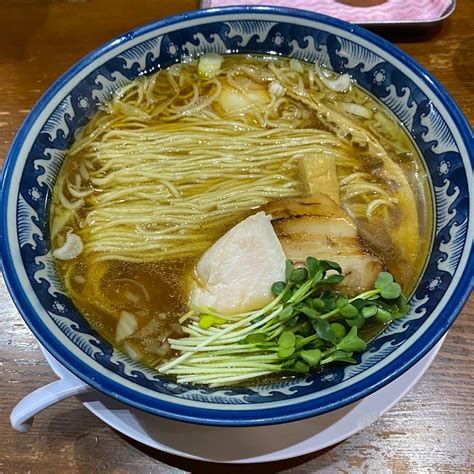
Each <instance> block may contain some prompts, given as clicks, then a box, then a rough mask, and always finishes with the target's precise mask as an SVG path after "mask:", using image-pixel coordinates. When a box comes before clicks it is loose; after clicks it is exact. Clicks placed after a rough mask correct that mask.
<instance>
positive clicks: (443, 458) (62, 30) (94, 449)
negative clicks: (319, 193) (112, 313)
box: [0, 0, 474, 473]
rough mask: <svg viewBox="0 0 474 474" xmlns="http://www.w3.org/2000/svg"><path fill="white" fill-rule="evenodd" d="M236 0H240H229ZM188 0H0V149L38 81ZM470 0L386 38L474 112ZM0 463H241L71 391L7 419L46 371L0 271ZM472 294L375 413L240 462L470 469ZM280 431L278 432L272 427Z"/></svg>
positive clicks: (56, 466) (146, 466) (299, 467)
mask: <svg viewBox="0 0 474 474" xmlns="http://www.w3.org/2000/svg"><path fill="white" fill-rule="evenodd" d="M235 3H238V2H235ZM197 7H198V4H197V2H195V1H191V0H189V1H187V0H173V1H159V0H155V1H152V0H134V1H127V0H70V1H66V0H3V1H1V2H0V98H1V101H0V160H1V161H3V159H4V157H5V155H6V153H7V150H8V147H9V145H10V143H11V141H12V139H13V136H14V134H15V132H16V130H17V129H18V127H19V125H20V124H21V122H22V121H23V120H24V118H25V117H26V115H27V114H28V112H29V111H30V109H31V108H32V106H33V105H34V103H35V102H36V101H37V99H38V98H39V97H40V95H41V94H42V93H43V92H44V91H45V90H46V88H47V87H48V86H49V85H50V84H51V83H52V82H53V81H54V80H55V79H56V78H57V77H58V76H59V75H60V74H62V73H63V72H64V71H65V70H66V69H67V68H69V67H70V66H71V65H72V64H74V63H75V62H76V61H77V60H78V59H80V58H81V57H82V56H83V55H85V54H86V53H88V52H89V51H91V50H92V49H94V48H96V47H98V46H99V45H101V44H102V43H103V42H105V41H107V40H109V39H111V38H113V37H114V36H116V35H118V34H120V33H122V32H124V31H127V30H129V29H131V28H133V27H136V26H139V25H142V24H144V23H147V22H150V21H153V20H155V19H159V18H162V17H164V16H167V15H172V14H175V13H178V12H183V11H186V10H192V9H195V8H197ZM473 17H474V2H473V1H472V0H458V6H457V9H456V11H455V12H454V14H453V15H452V16H451V17H450V18H449V19H447V20H446V21H445V22H444V23H443V24H442V25H441V26H440V27H438V28H435V29H432V30H429V31H425V32H424V33H422V34H419V33H415V32H413V31H411V32H410V31H403V30H401V29H396V30H395V31H392V32H390V33H388V37H389V39H390V40H391V41H393V42H395V43H396V44H397V45H398V46H399V47H400V48H401V49H403V50H404V51H406V52H407V53H409V54H410V55H412V56H413V57H414V58H415V59H417V60H418V61H419V62H420V63H421V64H423V65H424V66H425V67H426V68H427V69H428V70H429V71H431V72H432V73H433V74H434V75H435V76H436V77H437V78H438V79H439V80H440V81H441V83H442V84H443V85H444V86H445V87H446V88H447V89H448V91H449V92H450V93H451V94H452V96H453V97H454V99H455V100H456V101H457V103H458V104H459V105H460V107H461V109H462V110H463V111H464V113H465V114H466V116H467V118H468V119H469V120H470V122H471V124H472V123H473V122H474V94H473V91H474V30H473V26H472V18H473ZM0 284H1V286H0V376H1V382H2V397H1V402H0V472H2V473H3V472H5V473H9V472H27V471H31V472H34V473H36V472H46V471H51V470H54V471H56V472H67V471H69V472H87V473H90V472H97V471H107V472H117V473H119V472H134V473H141V472H184V471H191V472H220V471H222V470H224V469H225V470H226V472H234V471H235V472H237V471H242V470H243V469H244V468H243V467H238V466H234V467H232V466H230V467H229V466H227V467H224V466H222V465H218V464H210V463H203V462H195V461H189V460H186V459H183V458H179V457H175V456H171V455H168V454H165V453H162V452H160V451H154V450H151V449H148V448H146V447H143V446H140V445H138V444H137V443H135V442H133V441H130V440H128V439H127V438H125V437H123V436H122V435H119V434H118V433H117V432H115V431H113V430H112V429H111V428H109V427H108V426H106V425H105V424H103V423H102V422H101V421H100V420H99V419H97V418H95V417H94V416H93V415H92V414H91V413H89V412H88V411H87V410H86V409H85V408H83V407H82V405H81V404H80V403H79V401H78V400H76V399H69V400H65V401H63V402H62V403H59V404H57V405H55V406H53V407H51V408H49V409H48V410H46V411H45V412H43V413H41V414H40V415H39V416H38V417H37V418H36V421H35V424H34V426H33V428H32V430H31V431H30V432H29V433H28V434H18V433H16V432H15V431H13V429H12V428H11V427H10V424H9V414H10V411H11V410H12V408H13V407H14V405H15V404H16V403H17V401H19V400H20V399H21V398H22V397H23V396H25V395H26V394H27V393H29V392H31V391H32V390H34V389H36V388H38V387H40V386H42V385H45V384H46V383H49V382H51V381H53V380H54V379H55V377H54V375H53V374H52V372H51V370H50V369H49V367H48V365H47V364H46V362H45V361H44V359H43V356H42V354H41V352H40V350H39V348H38V344H37V343H36V341H35V339H34V337H33V336H32V335H31V333H30V332H29V330H28V329H27V328H26V327H25V325H24V324H23V322H22V320H21V318H20V316H19V315H18V313H17V311H16V310H15V308H14V306H13V303H12V302H11V300H10V299H9V296H8V294H7V292H6V290H5V286H4V284H3V280H2V281H1V282H0ZM473 344H474V296H471V298H470V300H469V302H468V304H467V305H466V306H465V307H464V309H463V311H462V313H461V315H460V316H459V318H458V319H457V320H456V322H455V323H454V325H453V327H452V328H451V330H450V331H449V333H448V336H447V338H446V341H445V343H444V345H443V347H442V349H441V351H440V353H439V355H438V357H437V358H436V360H435V362H434V363H433V365H432V366H431V368H430V369H429V371H428V372H427V373H426V374H425V376H424V377H423V379H422V380H421V381H420V382H419V383H418V385H417V386H416V387H415V388H414V389H413V390H412V391H411V392H410V393H409V394H408V395H407V396H406V397H405V398H404V399H403V400H402V401H401V402H400V403H399V404H398V405H396V406H395V407H394V408H392V409H391V410H390V411H389V412H388V413H387V414H386V415H385V416H384V417H383V418H382V419H380V420H378V421H377V422H376V423H374V424H373V425H372V426H370V427H369V428H367V429H366V430H364V431H363V432H361V433H359V434H357V435H355V436H353V437H351V438H350V439H348V440H346V441H344V442H342V443H340V444H338V445H337V446H334V447H332V448H330V449H326V450H324V451H322V452H318V453H313V454H310V455H307V456H304V457H300V458H296V459H292V460H287V461H281V462H274V463H268V464H264V465H259V466H257V465H255V466H247V467H246V468H245V471H246V472H253V471H258V472H260V473H261V472H280V471H292V472H299V473H306V472H350V473H355V472H400V473H402V472H403V473H405V472H457V473H458V472H473V471H474V441H473V439H474V438H473V433H474V358H473V352H472V347H473ZM282 436H284V432H283V431H282Z"/></svg>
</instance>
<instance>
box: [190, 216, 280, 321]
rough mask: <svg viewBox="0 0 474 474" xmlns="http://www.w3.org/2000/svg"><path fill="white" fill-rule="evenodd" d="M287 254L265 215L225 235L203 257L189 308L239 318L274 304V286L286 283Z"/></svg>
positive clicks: (191, 286)
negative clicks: (206, 308) (197, 308)
mask: <svg viewBox="0 0 474 474" xmlns="http://www.w3.org/2000/svg"><path fill="white" fill-rule="evenodd" d="M285 260H286V258H285V254H284V253H283V250H282V248H281V244H280V242H279V241H278V238H277V236H276V234H275V231H274V230H273V227H272V224H271V217H270V216H267V215H265V214H264V213H263V212H258V213H257V214H255V215H253V216H250V217H248V218H247V219H245V220H243V221H242V222H239V223H238V224H237V225H236V226H235V227H233V228H232V229H231V230H229V231H228V232H227V233H226V234H225V235H223V236H222V237H221V238H220V239H219V240H218V241H217V242H215V243H214V245H212V247H210V248H209V249H208V250H207V251H206V252H205V253H204V255H203V256H202V257H201V259H200V260H199V262H198V263H197V265H196V268H195V272H194V275H193V278H192V282H191V284H190V292H189V304H190V305H191V306H197V307H199V306H207V307H209V308H212V309H214V310H216V311H219V312H220V313H223V314H236V313H241V312H246V311H251V310H254V309H258V308H261V307H263V306H265V305H266V304H267V303H270V301H271V300H272V298H273V296H272V293H271V286H272V284H273V283H274V282H276V281H281V280H284V279H285Z"/></svg>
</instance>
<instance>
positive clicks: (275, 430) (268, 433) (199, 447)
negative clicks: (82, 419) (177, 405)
mask: <svg viewBox="0 0 474 474" xmlns="http://www.w3.org/2000/svg"><path fill="white" fill-rule="evenodd" d="M442 343H443V340H441V341H440V342H439V343H438V344H437V345H436V346H435V347H434V348H433V349H432V350H431V351H430V352H429V353H428V354H427V355H426V356H425V357H424V358H423V359H421V360H420V361H419V362H418V363H417V364H416V365H415V366H413V367H412V368H411V369H410V370H408V371H407V372H405V373H404V374H403V375H402V376H400V377H399V378H398V379H396V380H395V381H393V382H392V383H390V384H388V385H386V386H385V387H384V388H382V389H381V390H379V391H378V392H375V393H373V394H372V395H369V396H368V397H366V398H364V399H363V400H360V401H359V402H356V403H353V404H351V405H348V406H347V407H344V408H341V409H339V410H336V411H334V412H331V413H328V414H325V415H321V416H318V417H315V418H310V419H307V420H302V421H296V422H292V423H286V424H285V425H273V426H260V427H244V428H226V427H212V426H202V425H192V424H188V423H182V422H178V421H172V420H168V419H166V418H161V417H158V416H153V415H149V414H147V413H144V412H141V411H139V410H135V409H133V408H129V407H127V406H126V405H123V404H121V403H118V402H116V401H115V400H113V399H111V398H109V397H107V396H105V395H103V394H101V393H98V392H96V391H92V390H91V391H88V392H86V393H82V394H80V395H79V398H80V399H81V400H82V401H83V403H84V406H85V407H86V408H87V409H88V410H90V411H91V412H92V413H94V415H96V416H97V417H98V418H100V419H101V420H102V421H104V422H105V423H107V424H108V425H110V426H111V427H112V428H114V429H115V430H117V431H119V432H121V433H123V434H124V435H126V436H128V437H130V438H133V439H134V440H136V441H138V442H140V443H143V444H145V445H147V446H150V447H152V448H156V449H159V450H161V451H165V452H167V453H171V454H175V455H178V456H182V457H186V458H190V459H196V460H202V461H212V462H220V463H236V464H238V463H242V464H243V463H258V462H268V461H277V460H282V459H288V458H293V457H297V456H302V455H304V454H308V453H310V452H314V451H318V450H320V449H323V448H327V447H328V446H331V445H333V444H336V443H338V442H340V441H342V440H344V439H346V438H348V437H349V436H351V435H353V434H355V433H357V432H358V431H360V430H362V429H364V428H365V427H367V426H369V425H370V424H372V423H373V422H375V421H376V420H377V419H378V418H379V417H380V416H382V415H383V414H384V413H385V412H386V411H387V410H389V409H390V408H391V407H392V406H393V405H394V404H395V403H397V402H398V401H399V400H400V399H401V398H402V397H403V396H404V395H405V394H406V393H407V392H408V391H409V390H410V389H411V388H412V387H413V386H414V385H415V384H416V382H417V381H418V380H419V379H420V378H421V376H422V375H423V374H424V373H425V372H426V370H427V369H428V367H429V366H430V365H431V362H432V361H433V359H434V358H435V356H436V354H437V353H438V351H439V349H440V347H441V345H442ZM44 353H45V356H46V359H47V361H48V363H49V365H50V366H51V368H52V369H53V370H54V372H55V373H56V374H57V375H58V376H59V377H60V378H61V379H62V381H67V382H69V383H70V385H71V386H77V385H78V383H79V385H80V383H81V382H80V381H79V380H78V379H77V378H76V377H75V376H74V375H72V374H71V373H70V372H69V371H68V370H66V369H65V368H64V367H63V366H61V365H60V364H59V363H58V362H57V361H56V360H55V359H54V358H53V357H52V356H51V355H49V354H48V353H47V352H46V351H44ZM82 392H84V390H82Z"/></svg>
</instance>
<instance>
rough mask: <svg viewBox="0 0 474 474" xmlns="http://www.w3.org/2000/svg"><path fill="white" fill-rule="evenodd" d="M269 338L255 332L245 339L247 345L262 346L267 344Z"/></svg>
mask: <svg viewBox="0 0 474 474" xmlns="http://www.w3.org/2000/svg"><path fill="white" fill-rule="evenodd" d="M266 340H267V336H266V335H265V334H263V333H261V332H254V333H252V334H249V335H248V336H247V337H246V338H245V342H246V343H247V344H261V343H263V342H266Z"/></svg>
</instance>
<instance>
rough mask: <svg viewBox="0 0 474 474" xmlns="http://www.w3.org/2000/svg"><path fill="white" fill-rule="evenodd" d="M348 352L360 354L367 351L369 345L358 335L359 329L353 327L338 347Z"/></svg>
mask: <svg viewBox="0 0 474 474" xmlns="http://www.w3.org/2000/svg"><path fill="white" fill-rule="evenodd" d="M336 347H337V348H338V349H339V350H342V351H346V352H360V351H365V349H367V343H366V342H365V341H364V340H363V339H361V338H360V337H359V336H358V335H357V327H356V326H352V328H351V330H350V331H349V333H348V334H347V335H346V336H345V337H344V339H342V340H341V341H340V342H339V343H338V344H337V346H336Z"/></svg>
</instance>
